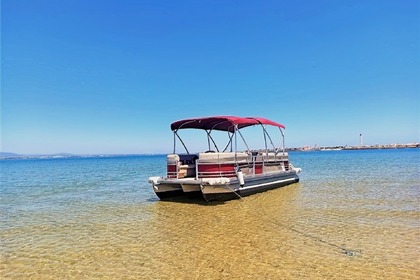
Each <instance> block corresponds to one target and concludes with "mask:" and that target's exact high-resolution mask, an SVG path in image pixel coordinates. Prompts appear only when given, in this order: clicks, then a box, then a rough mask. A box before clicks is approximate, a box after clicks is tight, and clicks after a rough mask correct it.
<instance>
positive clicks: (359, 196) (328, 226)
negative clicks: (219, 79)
mask: <svg viewBox="0 0 420 280" xmlns="http://www.w3.org/2000/svg"><path fill="white" fill-rule="evenodd" d="M289 156H290V160H291V162H292V163H293V164H294V165H295V166H297V167H301V168H302V170H303V171H302V173H300V174H299V176H300V182H299V183H297V184H293V185H289V186H286V187H283V188H279V189H276V190H271V191H267V192H264V193H260V194H256V195H252V196H249V197H246V198H244V199H240V200H233V201H228V202H226V203H222V204H210V205H208V204H206V203H203V202H199V201H194V200H185V201H160V200H159V199H158V198H157V197H156V196H155V194H154V192H153V190H152V187H151V186H150V184H149V183H148V178H149V177H150V176H160V175H164V174H165V172H166V166H165V159H166V158H165V156H164V155H157V156H120V157H117V156H114V157H91V158H59V159H19V160H1V161H0V168H1V169H0V176H1V177H0V194H1V197H0V212H1V215H0V237H1V250H0V254H1V261H0V269H1V270H0V272H1V274H0V276H1V278H2V279H419V277H420V269H419V258H420V255H419V252H420V206H419V205H420V169H419V168H420V149H390V150H356V151H347V150H346V151H344V150H343V151H311V152H290V153H289Z"/></svg>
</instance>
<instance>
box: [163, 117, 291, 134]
mask: <svg viewBox="0 0 420 280" xmlns="http://www.w3.org/2000/svg"><path fill="white" fill-rule="evenodd" d="M256 124H268V125H272V126H277V127H280V128H285V127H284V125H282V124H279V123H276V122H273V121H270V120H267V119H264V118H254V117H247V118H241V117H234V116H216V117H207V118H194V119H186V120H180V121H176V122H174V123H172V124H171V130H178V129H185V128H196V129H210V130H222V131H230V132H233V131H234V128H235V125H237V126H238V128H239V129H241V128H244V127H247V126H251V125H256Z"/></svg>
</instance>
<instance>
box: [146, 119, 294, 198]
mask: <svg viewBox="0 0 420 280" xmlns="http://www.w3.org/2000/svg"><path fill="white" fill-rule="evenodd" d="M252 126H254V127H255V126H257V127H260V129H262V132H263V139H264V142H263V143H264V146H263V148H261V149H259V150H250V149H249V146H248V144H247V142H246V140H245V138H244V136H243V134H242V133H241V131H242V130H243V129H244V128H247V127H252ZM267 126H271V127H275V128H278V129H279V131H280V132H279V134H280V135H281V137H280V145H279V147H276V146H274V144H273V141H272V138H271V136H270V135H269V134H268V130H267ZM184 129H196V130H197V129H198V130H204V131H205V132H206V134H207V144H208V145H207V150H206V151H203V152H199V153H190V152H189V151H188V148H187V147H186V145H185V143H184V141H183V140H182V139H181V137H180V136H179V134H178V132H179V131H180V130H184ZM283 129H285V127H284V125H282V124H279V123H276V122H274V121H270V120H268V119H264V118H259V117H244V118H243V117H234V116H215V117H205V118H193V119H185V120H180V121H176V122H174V123H172V124H171V130H172V131H173V133H174V148H173V153H172V154H168V155H167V157H166V162H167V167H166V169H167V173H166V176H164V177H150V178H149V183H151V184H152V186H153V190H154V191H155V193H156V195H157V196H158V197H159V198H160V199H165V198H171V197H174V196H178V195H186V196H189V197H194V196H202V197H204V199H205V200H207V201H208V202H210V201H225V200H231V199H236V198H241V197H243V196H247V195H251V194H254V193H258V192H262V191H266V190H269V189H274V188H278V187H282V186H285V185H289V184H292V183H296V182H299V177H298V175H297V173H299V172H300V171H301V169H300V168H295V167H294V166H293V165H292V164H291V163H290V161H289V156H288V153H287V152H285V151H284V133H283ZM215 132H225V133H227V136H228V138H227V139H228V140H227V144H225V145H224V146H223V147H224V149H219V146H218V145H217V143H216V141H215V137H212V136H213V134H214V133H215ZM238 138H240V139H241V140H242V141H243V143H241V145H242V146H243V145H244V147H246V150H245V151H238V140H239V139H238ZM177 142H180V143H181V144H182V146H183V147H184V149H185V151H186V153H176V143H177ZM269 144H271V147H272V148H270V149H269V148H268V145H269Z"/></svg>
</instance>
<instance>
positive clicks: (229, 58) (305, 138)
mask: <svg viewBox="0 0 420 280" xmlns="http://www.w3.org/2000/svg"><path fill="white" fill-rule="evenodd" d="M1 5H2V6H1V36H2V38H1V52H2V53H1V55H2V57H1V62H2V67H1V75H2V76H1V151H3V152H15V153H23V154H31V153H32V154H33V153H58V152H69V153H76V154H93V153H165V152H170V151H171V150H172V141H173V138H172V133H171V131H170V129H169V125H170V123H171V122H172V121H175V120H179V119H183V118H191V117H201V116H211V115H239V116H261V117H266V118H269V119H272V120H275V121H278V122H280V123H283V124H284V125H285V126H286V137H287V138H286V145H287V146H288V147H298V146H304V145H315V144H317V145H321V146H327V145H357V144H358V136H359V133H363V135H364V142H365V144H376V143H409V142H419V141H420V140H419V137H420V113H419V110H420V103H419V102H420V101H419V99H420V97H419V95H420V78H419V77H420V59H419V56H420V54H419V53H420V45H419V41H420V20H419V19H420V7H419V1H418V0H403V1H401V0H394V1H387V0H377V1H369V0H360V1H358V0H351V1H347V0H343V1H340V0H330V1H322V0H321V1H299V0H298V1H295V0H290V1H286V0H285V1H228V0H225V1H216V0H213V1H182V0H180V1H172V0H171V1H158V0H150V1H141V0H139V1H137V0H131V1H130V0H120V1H107V0H91V1H85V0H83V1H82V0H61V1H57V0H2V2H1Z"/></svg>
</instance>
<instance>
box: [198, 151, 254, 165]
mask: <svg viewBox="0 0 420 280" xmlns="http://www.w3.org/2000/svg"><path fill="white" fill-rule="evenodd" d="M235 155H236V160H237V161H238V162H247V161H250V159H251V155H249V154H248V153H246V152H238V153H234V152H230V153H199V154H198V160H199V162H201V163H205V162H234V161H235Z"/></svg>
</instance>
